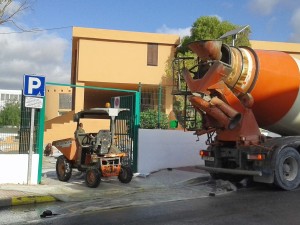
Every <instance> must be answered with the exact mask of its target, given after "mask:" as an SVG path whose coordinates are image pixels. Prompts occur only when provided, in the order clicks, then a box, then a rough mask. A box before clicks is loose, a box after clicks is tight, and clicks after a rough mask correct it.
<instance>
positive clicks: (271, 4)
mask: <svg viewBox="0 0 300 225" xmlns="http://www.w3.org/2000/svg"><path fill="white" fill-rule="evenodd" d="M280 2H281V0H251V1H250V2H249V4H250V8H251V10H253V11H254V12H257V13H259V14H262V15H269V14H271V13H272V12H273V10H274V8H275V7H276V5H278V4H279V3H280Z"/></svg>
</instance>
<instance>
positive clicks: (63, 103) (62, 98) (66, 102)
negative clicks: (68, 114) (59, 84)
mask: <svg viewBox="0 0 300 225" xmlns="http://www.w3.org/2000/svg"><path fill="white" fill-rule="evenodd" d="M71 107H72V95H71V94H65V93H60V94H59V109H71Z"/></svg>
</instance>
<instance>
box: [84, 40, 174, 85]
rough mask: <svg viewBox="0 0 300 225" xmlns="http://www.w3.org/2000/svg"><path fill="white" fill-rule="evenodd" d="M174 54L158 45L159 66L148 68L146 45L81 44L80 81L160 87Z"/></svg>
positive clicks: (85, 42) (86, 41)
mask: <svg viewBox="0 0 300 225" xmlns="http://www.w3.org/2000/svg"><path fill="white" fill-rule="evenodd" d="M173 52H174V46H168V45H158V65H157V66H147V43H128V42H113V41H93V40H80V41H79V60H78V81H85V82H95V81H97V82H105V83H130V84H136V83H139V82H141V83H143V84H159V83H161V82H162V77H163V76H164V74H165V67H166V62H167V60H168V59H169V58H171V57H173Z"/></svg>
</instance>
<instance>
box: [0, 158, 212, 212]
mask: <svg viewBox="0 0 300 225" xmlns="http://www.w3.org/2000/svg"><path fill="white" fill-rule="evenodd" d="M55 163H56V159H55V158H54V157H44V159H43V177H42V183H41V184H39V185H16V184H4V185H0V207H6V206H15V205H20V204H32V203H41V202H50V201H64V202H81V201H87V200H94V199H100V198H101V199H104V200H105V199H106V200H108V201H109V204H115V205H116V204H121V205H122V204H125V203H126V201H128V196H133V195H134V196H135V197H134V199H142V200H143V201H149V200H150V199H153V198H154V195H155V194H157V196H156V197H155V198H158V196H159V198H166V199H165V200H166V201H169V200H180V199H182V198H194V197H195V196H199V195H203V196H208V195H209V194H210V193H211V192H212V190H213V189H214V190H215V188H214V187H212V186H211V185H209V184H208V180H209V175H208V173H207V172H205V171H202V170H199V169H196V168H195V167H184V168H176V169H164V170H161V171H157V172H154V173H152V174H150V175H149V176H146V177H140V176H134V177H133V179H132V181H131V182H130V183H129V184H123V183H120V182H119V181H118V179H117V178H116V177H110V178H103V179H102V181H101V183H100V185H99V186H98V187H97V188H88V187H87V186H86V185H85V183H84V174H83V173H81V172H78V171H77V170H74V171H73V173H72V177H71V179H70V180H69V181H68V182H61V181H59V180H58V179H57V178H56V172H55ZM201 183H202V184H205V185H200V186H199V185H198V186H195V184H201ZM206 184H208V185H206ZM187 195H188V196H187ZM121 201H123V202H122V203H121ZM131 204H132V199H131Z"/></svg>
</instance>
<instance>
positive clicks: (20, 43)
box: [0, 27, 71, 89]
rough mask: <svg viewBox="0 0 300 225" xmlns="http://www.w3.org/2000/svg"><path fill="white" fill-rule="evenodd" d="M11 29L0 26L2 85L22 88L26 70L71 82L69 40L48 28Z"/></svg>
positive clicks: (9, 87)
mask: <svg viewBox="0 0 300 225" xmlns="http://www.w3.org/2000/svg"><path fill="white" fill-rule="evenodd" d="M11 32H14V30H12V29H11V28H8V27H1V28H0V46H1V51H0V89H21V88H22V86H23V75H24V74H37V75H43V76H45V77H46V81H49V82H57V83H58V82H59V83H70V74H71V73H70V67H71V66H70V64H71V62H70V59H66V54H67V52H68V51H71V50H70V46H69V43H68V41H67V40H65V39H63V38H61V37H58V36H55V35H52V34H49V33H47V32H41V33H11ZM3 33H11V34H3Z"/></svg>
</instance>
